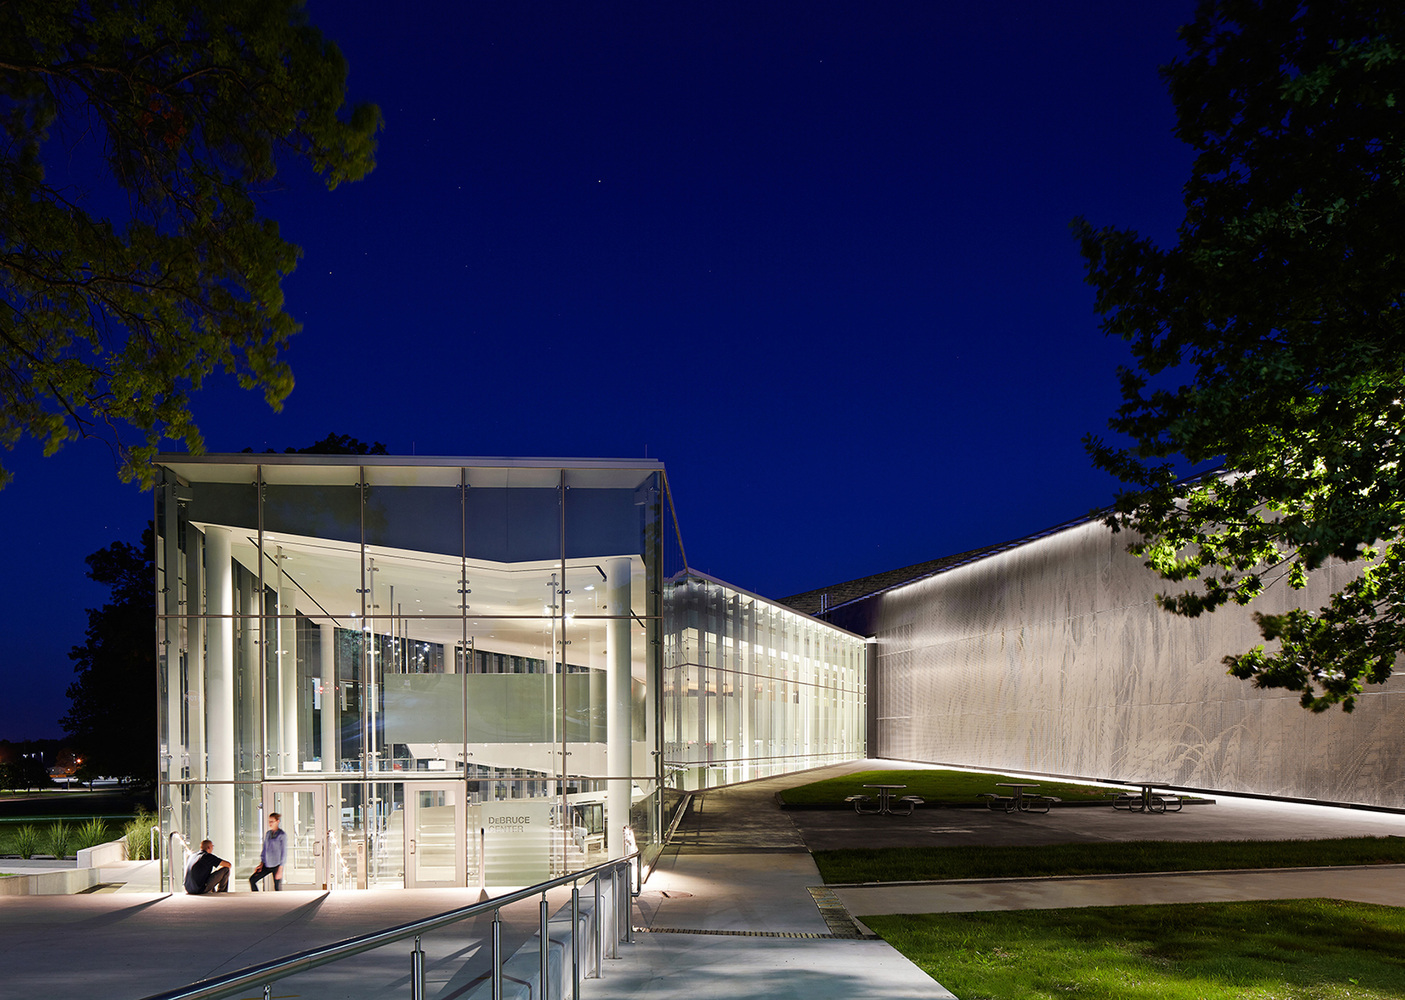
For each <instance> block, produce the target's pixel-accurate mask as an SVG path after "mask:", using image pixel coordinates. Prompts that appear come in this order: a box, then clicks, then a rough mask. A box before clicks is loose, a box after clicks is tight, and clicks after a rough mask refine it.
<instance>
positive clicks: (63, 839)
mask: <svg viewBox="0 0 1405 1000" xmlns="http://www.w3.org/2000/svg"><path fill="white" fill-rule="evenodd" d="M73 840H74V837H73V827H71V826H69V825H68V824H67V823H55V824H54V825H53V826H51V827H49V853H50V854H52V855H53V856H54V857H56V858H58V859H59V860H60V861H62V860H63V859H64V858H66V857H68V856H69V855H70V854H72V853H73Z"/></svg>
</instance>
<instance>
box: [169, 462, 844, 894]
mask: <svg viewBox="0 0 1405 1000" xmlns="http://www.w3.org/2000/svg"><path fill="white" fill-rule="evenodd" d="M157 465H158V468H159V471H160V481H159V486H158V489H157V498H156V530H157V579H156V587H157V630H158V642H159V644H160V645H159V653H160V656H159V668H158V669H159V673H160V685H159V691H160V695H159V697H160V713H159V719H160V733H159V753H160V761H159V766H160V770H159V773H160V783H159V789H158V805H159V810H160V823H161V829H162V833H163V834H165V835H166V841H165V843H166V845H167V850H166V851H165V853H167V854H169V853H170V851H169V846H170V845H172V844H177V843H179V840H178V839H177V838H175V837H174V836H173V835H175V834H179V835H180V839H183V840H184V841H185V842H186V843H187V844H189V845H190V846H192V847H194V846H196V845H198V843H199V841H200V840H201V839H203V838H205V837H209V838H210V839H212V840H213V841H214V843H215V851H216V853H218V854H220V855H222V856H224V857H227V858H230V859H231V860H232V861H233V862H234V865H235V870H236V874H245V875H246V874H247V873H248V872H249V871H251V870H252V868H253V866H254V864H255V863H256V861H257V857H258V851H259V842H260V836H261V832H262V830H263V826H264V823H263V820H264V816H265V815H266V814H267V813H269V812H278V813H281V814H282V816H283V821H284V827H285V829H287V830H288V831H289V832H290V834H291V841H292V852H291V858H290V861H289V862H288V864H287V866H286V871H285V884H286V885H287V886H288V887H290V888H294V887H306V888H314V887H319V888H320V887H362V888H365V887H384V886H406V887H414V886H462V885H484V886H505V885H526V884H530V883H532V882H535V881H539V880H541V879H542V878H545V877H547V876H548V875H550V874H554V873H557V872H561V871H565V870H572V869H576V868H582V867H585V866H587V865H589V864H592V863H595V862H597V861H600V860H604V859H605V858H606V857H607V856H618V855H619V854H622V853H624V852H625V851H626V849H627V848H626V844H627V843H628V841H629V839H631V838H632V839H633V840H634V841H636V842H637V843H638V844H639V845H640V846H642V847H644V848H645V853H646V857H647V856H648V855H649V853H650V851H651V850H657V847H656V846H655V845H657V842H658V838H659V835H660V831H661V830H662V829H663V827H664V825H665V823H666V822H667V820H668V818H669V812H670V810H671V809H672V808H673V806H674V805H675V803H676V802H677V800H678V798H679V793H680V792H681V791H682V790H684V789H696V788H701V787H706V786H709V785H715V784H720V783H724V782H731V781H739V780H745V779H748V778H755V777H762V776H766V775H770V774H776V773H781V772H784V771H790V770H799V769H803V768H807V767H815V766H819V765H821V764H826V763H833V762H835V761H840V760H849V759H853V758H856V757H860V756H862V755H863V754H864V751H865V731H864V718H865V713H864V698H865V690H866V686H865V676H866V674H865V670H866V668H865V662H866V661H865V643H864V640H863V639H862V638H860V637H858V636H856V635H853V634H851V633H848V632H845V631H843V630H841V629H838V628H835V627H833V626H830V625H828V624H826V623H824V622H820V621H818V620H816V619H813V618H810V617H808V616H806V615H802V614H799V613H797V612H795V611H792V610H790V609H788V608H785V607H783V606H780V605H777V604H774V603H772V602H769V601H766V600H764V599H762V598H760V597H757V596H755V595H752V594H748V593H746V592H744V591H741V590H738V589H736V588H733V587H729V586H728V585H726V584H723V583H721V582H720V581H717V580H713V579H711V578H708V577H705V576H703V575H702V574H698V573H694V572H691V571H689V570H688V569H687V566H686V561H685V560H684V557H683V549H682V545H681V543H680V541H679V537H678V532H677V527H676V521H675V518H674V515H673V504H672V500H671V498H670V495H669V491H668V482H667V478H666V476H665V473H664V469H663V466H662V465H661V464H660V463H658V462H654V461H648V460H609V461H607V460H574V459H573V460H520V459H465V458H423V457H386V456H310V455H275V454H268V455H252V454H245V455H224V456H200V457H195V456H188V455H166V456H162V457H161V458H159V459H158V460H157ZM234 881H235V882H238V881H239V880H238V879H236V880H234Z"/></svg>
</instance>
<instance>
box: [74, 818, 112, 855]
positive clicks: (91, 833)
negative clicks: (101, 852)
mask: <svg viewBox="0 0 1405 1000" xmlns="http://www.w3.org/2000/svg"><path fill="white" fill-rule="evenodd" d="M73 837H74V842H75V844H76V845H77V849H78V850H80V851H81V850H82V849H83V848H85V847H96V846H98V845H99V844H105V843H107V841H108V839H109V838H108V836H107V824H106V823H104V822H103V821H102V820H100V819H98V818H96V817H94V818H93V819H90V820H88V822H86V823H84V824H83V825H82V826H80V827H79V828H78V829H77V831H76V832H75V833H74V834H73Z"/></svg>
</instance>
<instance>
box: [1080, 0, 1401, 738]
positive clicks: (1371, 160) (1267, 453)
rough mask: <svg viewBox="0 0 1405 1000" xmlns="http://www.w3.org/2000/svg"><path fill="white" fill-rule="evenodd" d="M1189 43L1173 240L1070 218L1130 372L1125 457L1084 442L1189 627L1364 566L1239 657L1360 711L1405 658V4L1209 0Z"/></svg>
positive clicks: (1309, 695)
mask: <svg viewBox="0 0 1405 1000" xmlns="http://www.w3.org/2000/svg"><path fill="white" fill-rule="evenodd" d="M1182 37H1183V39H1184V41H1185V43H1186V49H1187V51H1186V55H1185V56H1184V57H1183V58H1181V59H1179V60H1177V61H1176V62H1174V63H1172V64H1171V65H1170V66H1167V67H1165V68H1164V69H1163V70H1162V73H1163V76H1164V78H1165V80H1166V82H1167V84H1168V85H1169V89H1170V93H1171V97H1172V99H1173V101H1174V104H1175V109H1176V114H1177V120H1178V126H1177V134H1178V135H1179V137H1180V138H1181V139H1183V140H1184V141H1185V142H1187V143H1189V144H1190V145H1191V146H1192V147H1193V148H1194V150H1195V154H1196V157H1195V161H1194V166H1193V169H1192V172H1191V177H1190V180H1189V181H1188V182H1187V184H1186V186H1185V206H1186V214H1185V220H1184V222H1183V223H1182V224H1181V226H1180V229H1179V233H1178V237H1179V238H1178V241H1177V243H1176V245H1175V246H1173V247H1170V248H1162V247H1159V246H1157V245H1155V244H1154V243H1153V242H1152V241H1151V240H1149V239H1146V238H1143V237H1142V236H1140V235H1138V234H1137V233H1135V232H1131V231H1127V230H1119V229H1095V228H1093V227H1092V226H1090V225H1089V224H1088V223H1086V222H1084V221H1083V220H1078V221H1077V222H1076V223H1075V227H1076V229H1077V231H1078V233H1079V235H1080V237H1081V242H1082V250H1083V254H1084V257H1085V258H1086V261H1087V267H1088V280H1089V283H1090V284H1092V285H1093V286H1094V287H1095V288H1096V290H1097V310H1098V312H1099V313H1100V314H1101V316H1102V327H1103V329H1104V331H1105V332H1107V333H1109V334H1114V335H1116V336H1119V337H1122V338H1124V339H1125V340H1127V341H1128V342H1129V343H1130V344H1131V349H1132V353H1133V357H1134V358H1135V366H1134V367H1132V368H1124V369H1123V370H1122V371H1121V372H1120V379H1121V385H1122V396H1123V403H1122V405H1121V407H1120V408H1119V409H1118V411H1117V413H1116V416H1114V417H1113V418H1112V419H1111V420H1110V421H1109V426H1110V427H1111V429H1112V430H1114V431H1116V432H1118V433H1119V434H1120V435H1123V436H1124V437H1123V439H1122V440H1124V441H1125V440H1126V439H1130V440H1131V444H1130V445H1126V446H1122V445H1117V444H1111V443H1108V442H1107V441H1105V440H1103V439H1100V438H1097V437H1092V436H1090V437H1089V438H1088V439H1087V441H1086V442H1085V443H1086V445H1087V448H1088V451H1089V453H1090V454H1091V456H1092V458H1093V461H1094V463H1095V464H1096V465H1097V466H1098V467H1100V468H1102V469H1105V470H1107V471H1109V472H1111V473H1113V474H1115V475H1116V476H1118V477H1119V478H1120V479H1121V480H1122V481H1123V483H1124V484H1126V486H1127V488H1126V489H1124V490H1123V492H1121V493H1120V494H1119V496H1118V499H1117V501H1116V504H1115V507H1114V510H1113V513H1112V514H1111V515H1110V517H1109V523H1110V524H1111V525H1112V526H1113V527H1114V528H1118V527H1121V528H1128V529H1130V530H1131V531H1132V532H1134V533H1135V534H1136V535H1137V537H1138V540H1137V541H1135V542H1134V543H1133V544H1132V545H1131V546H1130V551H1132V552H1133V553H1135V554H1137V555H1140V556H1143V557H1144V558H1145V560H1146V564H1147V565H1148V566H1149V567H1151V568H1152V569H1154V570H1155V571H1156V572H1158V573H1159V574H1161V576H1162V577H1163V578H1164V579H1166V580H1168V581H1171V582H1173V583H1178V584H1185V587H1184V589H1182V590H1181V591H1180V592H1179V593H1174V594H1168V595H1163V596H1162V597H1161V602H1162V604H1163V605H1164V606H1165V607H1166V608H1167V609H1168V610H1170V611H1172V612H1175V613H1177V614H1182V615H1188V616H1195V615H1199V614H1201V613H1204V612H1209V611H1213V610H1215V609H1216V608H1219V607H1221V606H1223V605H1225V604H1227V603H1230V602H1233V603H1236V604H1248V603H1249V602H1251V601H1252V600H1254V599H1255V598H1256V597H1259V595H1261V594H1263V593H1264V592H1265V590H1266V589H1268V588H1270V587H1279V588H1283V587H1287V588H1296V589H1299V590H1301V589H1302V588H1303V587H1304V586H1305V585H1306V583H1307V581H1308V579H1309V577H1310V576H1311V575H1313V574H1314V573H1319V572H1321V571H1323V569H1324V564H1325V563H1326V562H1327V560H1329V559H1333V558H1335V559H1340V560H1343V561H1345V562H1347V563H1351V564H1354V565H1353V569H1354V570H1356V571H1357V574H1358V575H1356V576H1355V577H1354V578H1353V579H1352V580H1350V582H1348V583H1346V584H1345V585H1344V586H1342V587H1341V588H1340V589H1338V590H1337V591H1336V592H1335V593H1332V594H1331V596H1330V599H1329V600H1328V601H1327V603H1326V604H1324V605H1322V606H1321V607H1319V608H1317V609H1316V610H1310V609H1298V610H1290V611H1287V612H1285V613H1282V614H1267V613H1256V614H1255V618H1256V620H1257V621H1258V623H1259V627H1260V629H1261V632H1262V635H1263V638H1264V640H1266V642H1267V643H1268V645H1260V646H1258V647H1256V648H1254V649H1252V650H1249V651H1247V652H1244V653H1241V654H1238V655H1234V656H1228V657H1225V663H1226V665H1227V666H1228V667H1229V671H1230V673H1231V674H1233V675H1234V676H1236V677H1240V678H1244V679H1251V680H1252V681H1253V682H1254V684H1255V685H1257V686H1259V687H1266V688H1286V689H1289V690H1293V691H1298V692H1301V695H1302V704H1303V706H1304V707H1306V708H1310V709H1312V710H1314V711H1322V710H1324V709H1326V708H1328V707H1329V706H1332V705H1338V704H1339V705H1340V706H1341V707H1342V708H1343V709H1344V710H1346V711H1351V709H1352V707H1353V704H1354V699H1355V696H1356V695H1357V694H1359V693H1360V692H1361V691H1362V689H1363V685H1364V684H1367V683H1370V684H1377V683H1381V682H1383V681H1384V680H1385V679H1386V678H1387V677H1388V676H1389V675H1390V673H1391V670H1392V668H1393V666H1394V663H1395V657H1396V653H1397V651H1398V650H1400V649H1402V648H1403V647H1405V547H1402V544H1401V541H1400V539H1401V530H1402V528H1405V490H1403V489H1402V486H1405V481H1403V479H1402V470H1401V460H1402V444H1403V443H1405V442H1403V440H1402V434H1401V431H1402V429H1403V428H1405V403H1402V400H1403V399H1405V384H1402V383H1405V321H1403V320H1405V314H1403V313H1402V306H1403V305H1405V6H1402V5H1400V4H1398V3H1365V2H1361V0H1306V2H1299V3H1285V2H1281V0H1205V2H1202V3H1201V4H1200V6H1199V8H1198V10H1197V12H1196V17H1195V20H1194V22H1193V23H1191V24H1190V25H1189V26H1187V27H1186V28H1184V29H1182ZM1178 383H1183V384H1178ZM1172 386H1174V387H1172ZM1211 460H1217V461H1218V462H1219V463H1220V469H1219V470H1218V471H1217V472H1216V473H1215V474H1210V475H1205V476H1201V477H1198V478H1192V479H1188V480H1181V479H1179V478H1178V475H1177V472H1176V469H1177V467H1178V466H1179V467H1181V468H1184V467H1186V463H1203V462H1207V461H1211ZM1313 603H1315V602H1313Z"/></svg>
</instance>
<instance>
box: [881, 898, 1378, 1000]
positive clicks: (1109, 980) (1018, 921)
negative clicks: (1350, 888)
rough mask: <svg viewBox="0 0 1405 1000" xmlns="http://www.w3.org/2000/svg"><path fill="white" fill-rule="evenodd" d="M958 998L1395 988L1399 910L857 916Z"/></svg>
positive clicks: (1334, 904)
mask: <svg viewBox="0 0 1405 1000" xmlns="http://www.w3.org/2000/svg"><path fill="white" fill-rule="evenodd" d="M863 920H864V922H865V923H866V924H868V925H869V926H870V927H872V928H873V929H874V930H875V931H876V932H878V933H879V934H881V935H882V936H883V937H884V938H885V939H887V941H888V942H889V943H890V944H892V945H893V946H894V947H895V948H897V949H898V950H899V951H901V952H902V953H903V954H904V955H906V956H907V957H908V958H910V959H911V960H912V961H913V962H915V963H916V964H917V965H918V966H920V967H921V968H922V969H923V970H925V971H926V972H927V973H928V974H930V975H931V976H932V977H933V978H935V979H936V980H937V981H938V982H940V983H941V984H942V985H943V986H945V987H946V988H947V989H949V990H951V992H953V993H955V994H956V995H957V996H959V997H961V1000H994V998H999V1000H1034V998H1045V997H1070V996H1072V997H1080V998H1090V1000H1103V998H1108V1000H1111V998H1117V1000H1152V998H1155V1000H1231V998H1233V1000H1269V998H1275V1000H1284V998H1287V1000H1306V998H1314V1000H1317V998H1321V1000H1337V998H1343V1000H1344V998H1348V997H1350V998H1353V1000H1355V998H1382V1000H1384V998H1399V997H1401V996H1405V910H1401V909H1398V908H1395V907H1389V906H1372V905H1368V904H1365V903H1346V902H1341V901H1339V900H1328V899H1301V900H1274V901H1271V902H1258V903H1174V904H1163V905H1160V906H1093V907H1080V908H1078V909H1067V910H1011V911H1004V912H998V913H927V914H915V915H888V916H878V917H867V916H866V917H864V918H863Z"/></svg>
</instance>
